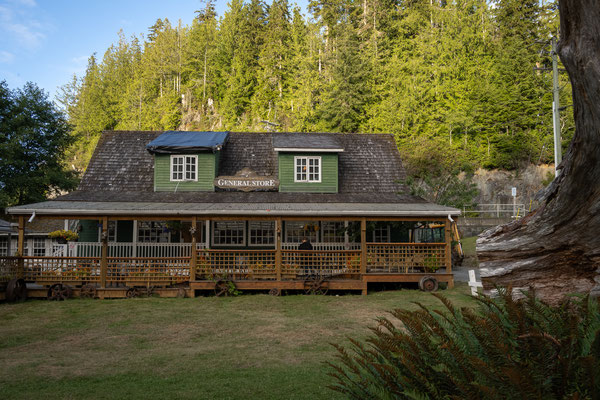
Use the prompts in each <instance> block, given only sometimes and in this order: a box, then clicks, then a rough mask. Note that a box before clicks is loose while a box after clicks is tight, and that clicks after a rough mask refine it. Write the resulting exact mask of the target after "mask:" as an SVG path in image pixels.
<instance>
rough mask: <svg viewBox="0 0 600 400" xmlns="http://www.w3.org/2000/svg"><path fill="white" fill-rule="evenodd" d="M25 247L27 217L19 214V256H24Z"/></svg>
mask: <svg viewBox="0 0 600 400" xmlns="http://www.w3.org/2000/svg"><path fill="white" fill-rule="evenodd" d="M24 247H25V217H23V216H22V215H19V241H18V242H17V252H18V253H19V256H21V257H23V255H24V254H23V250H24Z"/></svg>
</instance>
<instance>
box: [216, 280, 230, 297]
mask: <svg viewBox="0 0 600 400" xmlns="http://www.w3.org/2000/svg"><path fill="white" fill-rule="evenodd" d="M234 291H235V284H234V283H233V282H232V281H227V280H220V281H217V283H215V296H217V297H221V296H229V295H230V294H231V293H232V292H234Z"/></svg>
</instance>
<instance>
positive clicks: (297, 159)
mask: <svg viewBox="0 0 600 400" xmlns="http://www.w3.org/2000/svg"><path fill="white" fill-rule="evenodd" d="M302 160H304V161H306V168H307V170H306V172H300V175H304V174H306V179H298V166H299V165H298V162H300V161H302ZM311 161H316V162H317V165H316V167H317V168H318V169H319V172H317V173H316V174H315V173H314V172H313V174H314V175H318V178H319V179H312V180H311V179H310V174H311V172H310V162H311ZM322 165H323V164H322V163H321V157H320V156H294V182H297V183H321V176H322V175H323V168H322ZM301 166H302V165H300V167H301Z"/></svg>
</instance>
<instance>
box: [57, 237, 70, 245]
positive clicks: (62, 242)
mask: <svg viewBox="0 0 600 400" xmlns="http://www.w3.org/2000/svg"><path fill="white" fill-rule="evenodd" d="M56 241H57V242H58V244H67V239H65V238H64V237H58V238H56Z"/></svg>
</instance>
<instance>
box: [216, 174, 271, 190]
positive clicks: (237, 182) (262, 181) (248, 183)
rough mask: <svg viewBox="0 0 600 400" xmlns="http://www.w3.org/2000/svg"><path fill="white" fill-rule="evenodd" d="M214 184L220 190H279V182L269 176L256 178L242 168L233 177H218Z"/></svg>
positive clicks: (256, 176) (255, 175)
mask: <svg viewBox="0 0 600 400" xmlns="http://www.w3.org/2000/svg"><path fill="white" fill-rule="evenodd" d="M214 184H215V186H216V187H218V188H220V189H233V190H241V191H243V192H252V191H256V190H263V191H267V190H275V189H277V188H279V180H278V179H277V178H274V177H271V176H258V175H257V174H256V173H255V172H253V171H251V170H249V169H248V168H244V169H243V170H241V171H240V172H238V173H237V174H235V176H218V177H216V178H215V181H214Z"/></svg>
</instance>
